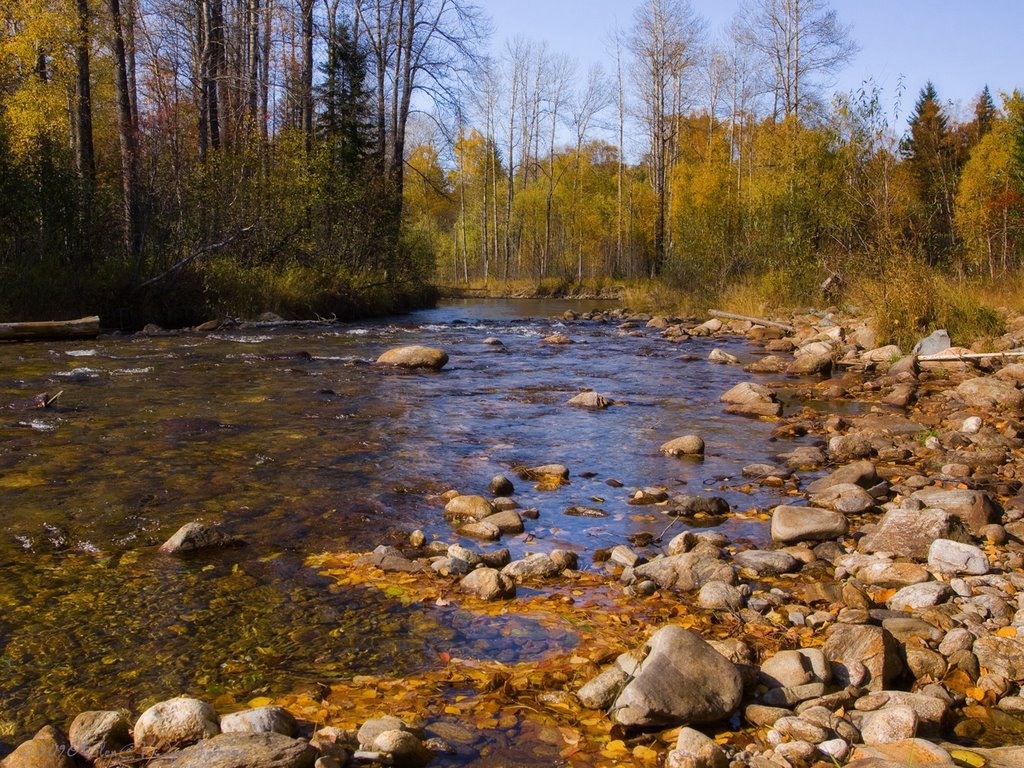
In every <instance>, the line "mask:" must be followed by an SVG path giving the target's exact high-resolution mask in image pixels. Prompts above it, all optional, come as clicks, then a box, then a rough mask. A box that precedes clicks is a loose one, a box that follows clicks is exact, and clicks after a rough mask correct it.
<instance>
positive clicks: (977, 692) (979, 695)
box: [966, 687, 985, 701]
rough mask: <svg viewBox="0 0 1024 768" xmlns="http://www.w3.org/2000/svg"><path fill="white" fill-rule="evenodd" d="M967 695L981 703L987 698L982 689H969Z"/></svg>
mask: <svg viewBox="0 0 1024 768" xmlns="http://www.w3.org/2000/svg"><path fill="white" fill-rule="evenodd" d="M966 693H967V695H968V696H970V697H971V698H972V699H974V700H975V701H981V700H982V699H984V698H985V691H983V690H982V689H981V688H973V687H972V688H968V689H967V691H966Z"/></svg>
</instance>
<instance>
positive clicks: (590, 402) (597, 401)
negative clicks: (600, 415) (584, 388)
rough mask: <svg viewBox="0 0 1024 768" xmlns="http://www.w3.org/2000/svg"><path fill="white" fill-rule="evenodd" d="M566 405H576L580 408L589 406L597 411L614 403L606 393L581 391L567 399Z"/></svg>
mask: <svg viewBox="0 0 1024 768" xmlns="http://www.w3.org/2000/svg"><path fill="white" fill-rule="evenodd" d="M565 404H566V405H574V406H576V407H578V408H589V409H591V410H595V411H601V410H604V409H605V408H607V407H608V406H610V405H613V403H612V401H611V400H610V399H609V398H607V397H605V396H604V395H599V394H598V393H597V392H593V391H591V392H581V393H580V394H578V395H576V397H574V398H572V399H570V400H567V401H566V403H565Z"/></svg>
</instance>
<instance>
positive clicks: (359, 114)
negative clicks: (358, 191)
mask: <svg viewBox="0 0 1024 768" xmlns="http://www.w3.org/2000/svg"><path fill="white" fill-rule="evenodd" d="M320 71H321V72H322V73H323V75H324V81H323V82H322V83H321V84H320V86H319V88H318V90H319V97H320V101H321V104H322V105H323V107H322V111H321V113H320V115H319V119H318V121H317V128H318V132H319V135H320V137H321V138H322V139H323V140H325V141H326V142H328V144H329V145H330V147H331V155H332V158H333V160H334V162H335V164H336V166H337V168H338V169H339V170H341V171H343V172H344V173H345V174H346V175H348V176H350V177H354V176H357V175H359V174H360V173H361V171H362V170H363V168H364V167H365V164H366V162H367V160H368V159H369V158H370V154H371V151H372V149H373V146H374V141H373V135H372V130H371V125H370V94H369V91H368V90H367V88H366V84H365V83H366V52H365V51H364V50H362V49H361V48H360V46H359V45H358V43H357V42H356V41H355V40H353V38H352V34H351V31H350V30H349V28H348V25H346V24H339V25H338V31H337V33H336V34H335V36H334V38H333V39H331V40H329V41H328V44H327V60H326V61H325V62H324V63H323V64H322V65H321V66H320Z"/></svg>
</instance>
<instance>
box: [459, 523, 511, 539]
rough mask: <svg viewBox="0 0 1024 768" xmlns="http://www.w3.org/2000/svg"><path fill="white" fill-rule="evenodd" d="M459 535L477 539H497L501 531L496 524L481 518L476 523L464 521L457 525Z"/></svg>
mask: <svg viewBox="0 0 1024 768" xmlns="http://www.w3.org/2000/svg"><path fill="white" fill-rule="evenodd" d="M459 535H460V536H465V537H466V538H469V539H477V540H478V541H498V540H499V539H500V538H501V531H500V530H499V529H498V526H496V525H493V524H492V523H488V522H484V521H483V520H481V521H480V522H478V523H466V524H464V525H461V526H459Z"/></svg>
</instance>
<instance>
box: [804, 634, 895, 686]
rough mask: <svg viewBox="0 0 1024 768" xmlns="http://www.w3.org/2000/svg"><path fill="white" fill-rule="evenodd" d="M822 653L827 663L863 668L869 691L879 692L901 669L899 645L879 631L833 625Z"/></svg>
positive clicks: (889, 636)
mask: <svg viewBox="0 0 1024 768" xmlns="http://www.w3.org/2000/svg"><path fill="white" fill-rule="evenodd" d="M822 650H823V651H824V653H825V656H826V657H827V658H828V660H829V661H831V662H834V663H839V664H848V663H850V662H857V663H859V664H863V665H864V667H865V668H866V669H867V672H868V680H867V684H866V687H867V688H868V690H872V691H880V690H883V689H884V688H885V686H886V684H887V683H888V682H889V681H890V680H893V679H894V678H895V677H896V676H897V675H899V673H900V670H901V668H902V664H901V663H900V659H899V644H898V643H897V642H896V639H895V638H894V637H893V636H892V635H891V634H890V633H889V632H887V631H886V630H885V629H883V628H882V627H875V626H870V625H867V624H835V625H833V626H832V627H830V628H829V630H828V633H827V635H826V640H825V645H824V647H823V648H822Z"/></svg>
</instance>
